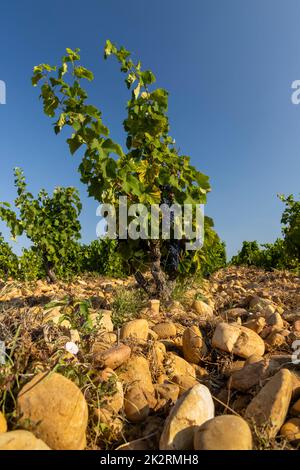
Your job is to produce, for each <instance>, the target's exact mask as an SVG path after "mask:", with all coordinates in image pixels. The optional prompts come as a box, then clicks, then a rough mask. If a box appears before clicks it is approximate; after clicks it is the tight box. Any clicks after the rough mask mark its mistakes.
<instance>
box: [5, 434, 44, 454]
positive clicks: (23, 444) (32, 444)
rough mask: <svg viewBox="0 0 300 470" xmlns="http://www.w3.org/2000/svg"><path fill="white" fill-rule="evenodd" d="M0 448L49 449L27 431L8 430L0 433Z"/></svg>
mask: <svg viewBox="0 0 300 470" xmlns="http://www.w3.org/2000/svg"><path fill="white" fill-rule="evenodd" d="M0 450H51V449H50V448H49V447H48V446H47V445H46V444H45V443H44V442H43V441H42V440H41V439H37V438H36V437H35V436H34V434H32V433H31V432H29V431H22V430H18V431H10V432H5V433H2V434H0Z"/></svg>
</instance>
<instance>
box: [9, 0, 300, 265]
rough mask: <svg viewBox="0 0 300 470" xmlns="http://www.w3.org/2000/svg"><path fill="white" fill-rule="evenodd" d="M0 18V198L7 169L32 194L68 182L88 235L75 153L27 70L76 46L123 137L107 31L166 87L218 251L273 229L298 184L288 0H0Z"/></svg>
mask: <svg viewBox="0 0 300 470" xmlns="http://www.w3.org/2000/svg"><path fill="white" fill-rule="evenodd" d="M0 18H1V25H0V45H1V46H0V47H1V53H0V80H4V81H5V82H6V85H7V104H6V105H0V135H1V139H0V200H7V201H13V198H14V196H15V193H14V188H13V175H12V169H13V167H14V166H16V165H19V166H21V167H23V169H24V171H25V174H26V176H27V179H28V182H29V188H30V189H31V190H32V192H34V193H35V192H37V191H38V190H39V189H40V188H41V187H45V188H46V189H47V190H51V191H52V189H53V187H54V186H56V185H64V186H66V185H75V186H77V187H79V189H80V193H81V197H82V200H83V213H82V216H81V222H82V227H83V228H82V234H83V240H84V241H85V242H86V241H89V240H91V239H94V238H95V230H96V224H97V222H98V219H97V218H96V215H95V211H96V207H97V204H96V203H95V201H93V200H92V199H88V198H87V196H86V190H85V187H84V186H83V185H82V184H81V183H80V181H79V176H78V174H77V171H76V169H77V166H78V164H79V155H76V156H75V157H70V155H69V152H68V147H67V145H66V143H65V140H64V138H63V137H56V136H55V134H54V132H53V130H52V127H51V122H50V120H49V119H48V118H46V117H45V116H44V115H43V112H42V108H41V103H40V102H39V101H38V91H37V89H34V88H32V87H31V84H30V77H31V71H32V67H33V66H34V65H36V64H38V63H41V62H47V63H53V64H55V63H57V61H58V59H59V58H60V57H61V56H62V54H63V52H64V49H65V47H71V48H75V47H80V48H81V51H82V63H83V64H84V65H86V66H87V67H89V68H91V69H92V70H93V71H94V72H95V76H96V79H95V81H94V83H93V84H92V85H91V86H90V87H89V90H90V98H91V101H92V102H96V104H98V105H99V107H100V108H101V109H102V111H103V118H104V122H105V123H106V124H107V125H108V126H109V127H110V129H111V134H112V136H113V138H114V139H115V140H117V141H120V142H123V139H124V134H123V130H122V124H121V123H122V120H123V118H124V116H125V103H126V100H127V98H128V94H127V91H126V89H125V86H124V83H123V77H122V76H121V74H120V73H119V71H118V67H117V65H116V64H115V63H114V62H113V61H109V62H104V61H103V60H102V50H103V45H104V43H105V40H106V38H110V39H111V40H113V41H114V42H117V43H119V44H123V45H124V46H125V47H127V48H128V49H130V50H132V51H134V52H135V54H136V57H139V58H141V60H142V62H143V64H144V66H145V67H147V68H148V67H149V68H151V69H152V70H153V71H154V73H155V74H156V76H157V79H158V84H159V86H162V87H165V88H166V89H168V90H169V92H170V122H171V135H172V136H173V137H174V138H175V139H176V143H177V145H178V146H180V149H181V151H182V152H183V153H185V154H187V155H191V157H192V161H193V163H194V164H195V165H196V166H197V167H198V168H199V169H200V170H201V171H203V172H205V173H206V174H208V175H209V176H210V178H211V184H212V192H211V193H210V195H209V198H208V204H207V207H206V213H207V214H209V215H210V216H212V217H213V218H214V220H215V225H216V229H217V231H218V232H219V234H220V236H221V237H222V238H223V239H224V240H225V241H226V244H227V248H228V254H229V255H230V256H231V255H232V254H233V253H234V252H235V251H236V250H237V249H238V248H239V247H240V245H241V243H242V241H243V240H245V239H248V240H252V239H257V240H258V241H259V242H261V243H263V242H267V241H273V240H274V239H275V238H276V237H277V236H279V235H280V215H281V212H282V203H281V202H280V201H279V200H278V199H277V198H276V194H277V193H278V192H282V193H295V194H298V193H299V190H300V188H299V186H300V185H299V177H300V105H299V106H295V105H292V103H291V83H292V82H293V80H296V79H300V2H299V0H186V1H184V2H183V1H180V0H151V1H146V0H126V1H123V0H122V1H121V0H109V1H104V0H86V1H85V2H83V1H82V0H72V1H71V0H63V1H62V0H52V1H51V2H41V1H40V0H27V1H24V0H1V6H0ZM0 230H2V231H3V232H4V233H5V234H7V231H6V230H3V225H1V224H0ZM21 242H22V240H21ZM18 247H20V242H19V244H18V245H17V247H16V250H17V251H18V250H19V248H18Z"/></svg>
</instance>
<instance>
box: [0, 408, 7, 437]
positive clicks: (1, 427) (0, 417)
mask: <svg viewBox="0 0 300 470" xmlns="http://www.w3.org/2000/svg"><path fill="white" fill-rule="evenodd" d="M6 431H7V423H6V419H5V416H4V414H3V413H1V411H0V433H1V432H6Z"/></svg>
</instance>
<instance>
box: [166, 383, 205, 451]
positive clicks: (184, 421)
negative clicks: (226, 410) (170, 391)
mask: <svg viewBox="0 0 300 470" xmlns="http://www.w3.org/2000/svg"><path fill="white" fill-rule="evenodd" d="M213 417H214V403H213V399H212V396H211V394H210V391H209V390H208V388H207V387H205V385H201V384H198V385H195V386H194V387H192V388H191V389H190V390H188V391H187V392H186V393H185V394H184V395H182V396H181V398H179V400H178V401H177V402H176V404H175V406H174V407H173V408H172V410H171V412H170V414H169V416H168V418H167V419H166V422H165V425H164V429H163V432H162V435H161V437H160V443H159V448H160V450H190V449H192V448H193V440H194V433H195V430H196V429H197V427H198V426H201V424H203V423H205V421H207V420H209V419H212V418H213Z"/></svg>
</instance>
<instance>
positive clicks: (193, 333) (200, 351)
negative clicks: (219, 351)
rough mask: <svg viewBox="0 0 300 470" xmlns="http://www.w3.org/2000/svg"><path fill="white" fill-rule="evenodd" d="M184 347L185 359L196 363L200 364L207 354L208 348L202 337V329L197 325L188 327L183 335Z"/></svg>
mask: <svg viewBox="0 0 300 470" xmlns="http://www.w3.org/2000/svg"><path fill="white" fill-rule="evenodd" d="M182 349H183V356H184V359H185V360H186V361H188V362H193V363H194V364H199V362H200V361H201V359H202V357H203V356H204V355H205V354H206V352H207V348H206V345H205V341H204V339H203V338H202V334H201V331H200V330H199V328H198V327H197V326H191V327H189V328H186V329H185V330H184V333H183V337H182Z"/></svg>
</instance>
